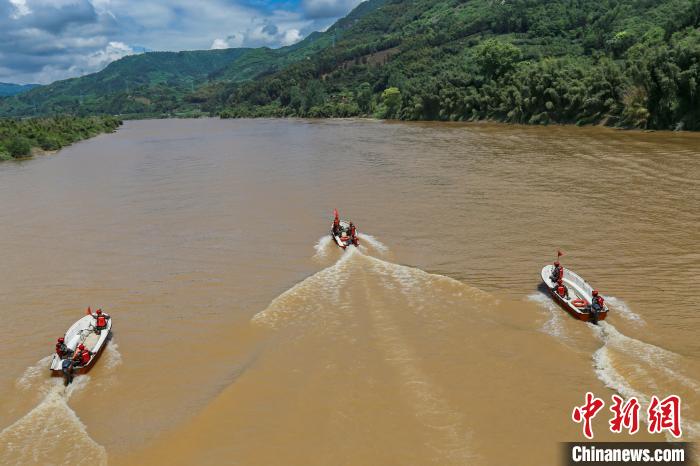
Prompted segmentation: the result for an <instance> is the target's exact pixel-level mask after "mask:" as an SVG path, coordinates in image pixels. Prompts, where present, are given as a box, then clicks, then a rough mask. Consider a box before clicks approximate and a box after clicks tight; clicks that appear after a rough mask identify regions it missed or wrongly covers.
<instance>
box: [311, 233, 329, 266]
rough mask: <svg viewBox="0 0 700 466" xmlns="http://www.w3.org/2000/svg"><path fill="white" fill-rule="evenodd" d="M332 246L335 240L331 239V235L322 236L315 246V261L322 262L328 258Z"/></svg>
mask: <svg viewBox="0 0 700 466" xmlns="http://www.w3.org/2000/svg"><path fill="white" fill-rule="evenodd" d="M331 246H333V239H332V238H331V237H330V235H324V236H321V237H320V238H319V239H318V241H317V242H316V244H315V245H314V250H315V251H316V253H315V254H314V259H315V260H317V261H321V260H323V259H325V258H326V257H328V253H329V250H330V249H331V248H330V247H331Z"/></svg>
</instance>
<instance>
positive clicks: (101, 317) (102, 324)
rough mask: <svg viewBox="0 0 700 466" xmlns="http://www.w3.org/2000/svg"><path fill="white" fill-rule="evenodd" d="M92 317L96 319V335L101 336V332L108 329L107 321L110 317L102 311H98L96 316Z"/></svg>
mask: <svg viewBox="0 0 700 466" xmlns="http://www.w3.org/2000/svg"><path fill="white" fill-rule="evenodd" d="M90 315H91V316H92V317H93V318H94V319H95V333H96V334H98V335H99V334H100V332H101V331H102V330H104V329H106V328H107V321H108V320H109V318H110V316H109V314H107V313H106V312H102V309H98V310H97V311H95V313H94V314H92V313H90Z"/></svg>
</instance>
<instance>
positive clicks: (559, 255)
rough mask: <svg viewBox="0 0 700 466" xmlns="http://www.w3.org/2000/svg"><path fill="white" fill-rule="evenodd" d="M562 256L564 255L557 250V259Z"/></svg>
mask: <svg viewBox="0 0 700 466" xmlns="http://www.w3.org/2000/svg"><path fill="white" fill-rule="evenodd" d="M563 255H564V253H563V252H561V251H559V250H557V259H559V258H560V257H561V256H563Z"/></svg>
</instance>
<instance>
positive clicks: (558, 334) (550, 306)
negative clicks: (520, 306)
mask: <svg viewBox="0 0 700 466" xmlns="http://www.w3.org/2000/svg"><path fill="white" fill-rule="evenodd" d="M527 299H528V300H529V301H532V302H534V303H537V304H539V305H540V306H542V307H543V308H545V309H546V310H547V313H549V319H547V321H546V322H545V323H544V324H543V325H542V328H541V329H540V331H542V332H544V333H546V334H547V335H551V336H553V337H555V338H559V339H562V340H566V339H567V335H566V330H565V329H564V316H563V311H562V310H561V309H559V306H557V305H556V303H554V301H552V299H551V298H550V297H549V296H548V295H546V294H544V293H541V292H539V291H538V292H536V293H533V294H531V295H529V296H528V297H527Z"/></svg>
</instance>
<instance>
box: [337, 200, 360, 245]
mask: <svg viewBox="0 0 700 466" xmlns="http://www.w3.org/2000/svg"><path fill="white" fill-rule="evenodd" d="M333 213H334V214H335V218H334V220H333V224H332V225H331V238H333V241H335V244H337V245H338V247H340V248H341V249H346V248H347V247H348V246H359V245H360V240H359V239H358V237H357V235H358V232H357V229H356V228H355V226H354V225H353V223H352V222H351V221H349V220H340V217H339V216H338V209H336V210H335V211H334V212H333Z"/></svg>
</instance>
